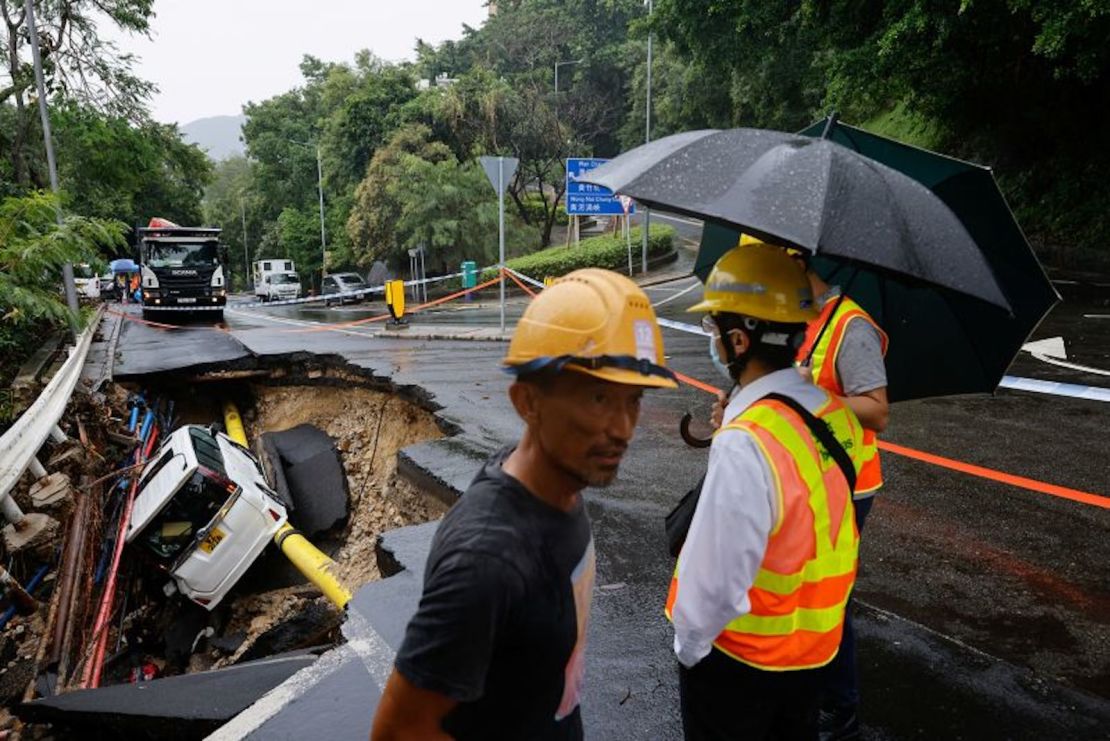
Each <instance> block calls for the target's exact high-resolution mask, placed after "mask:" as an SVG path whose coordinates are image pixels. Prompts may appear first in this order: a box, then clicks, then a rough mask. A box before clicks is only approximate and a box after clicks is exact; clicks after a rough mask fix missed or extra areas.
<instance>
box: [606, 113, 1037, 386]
mask: <svg viewBox="0 0 1110 741" xmlns="http://www.w3.org/2000/svg"><path fill="white" fill-rule="evenodd" d="M833 131H835V129H833ZM721 135H730V136H721ZM679 137H685V141H678V142H669V141H668V140H673V139H677V138H679ZM707 139H708V140H709V141H707ZM714 140H715V141H716V142H717V143H718V145H725V146H727V145H729V144H731V145H733V146H736V145H737V144H738V143H740V142H746V143H747V144H745V145H744V146H742V147H741V149H743V150H744V152H743V153H739V154H738V153H735V152H734V153H732V154H731V155H730V154H729V153H728V152H727V151H726V152H717V153H715V154H714V153H713V152H712V151H709V150H710V149H711V147H710V145H711V144H712V142H713V141H714ZM699 143H700V146H698V145H699ZM655 144H658V145H660V146H659V150H657V151H656V152H655V153H654V154H653V155H652V157H654V158H655V159H656V162H655V164H654V165H653V164H650V159H651V158H650V157H649V156H648V153H647V152H646V150H647V148H648V147H649V146H651V145H646V146H644V147H639V148H638V149H636V150H632V151H631V152H629V153H627V154H626V155H622V156H621V157H619V158H617V159H615V160H613V162H611V163H609V165H607V166H605V168H599V169H598V170H595V171H593V172H592V173H591V177H592V178H594V180H595V181H596V182H598V183H599V184H602V185H605V186H607V187H611V188H614V190H616V191H618V192H623V193H626V194H628V195H631V196H633V197H635V198H637V199H638V200H642V201H644V202H646V203H648V204H649V205H653V206H655V207H657V208H662V209H664V210H674V211H679V212H681V213H686V214H689V215H693V216H698V217H699V218H703V219H706V220H707V223H706V226H705V230H704V232H703V237H702V249H701V251H700V252H699V256H698V262H697V266H696V267H695V270H696V271H697V270H698V269H699V267H698V266H700V268H701V270H700V272H699V274H700V275H701V276H702V278H703V280H704V277H705V274H707V273H708V268H709V267H710V266H712V264H713V263H714V262H716V259H717V257H719V256H720V255H721V254H723V253H724V252H725V251H727V250H728V249H731V248H732V247H733V246H735V245H736V241H737V237H738V234H739V232H740V231H745V232H748V233H751V234H755V235H757V236H760V237H763V238H764V239H767V240H768V241H770V242H774V243H780V244H790V245H793V246H798V247H803V248H807V249H809V250H811V251H813V252H815V253H816V254H817V257H816V258H815V259H814V264H815V266H816V267H817V269H818V272H819V273H821V274H822V275H823V276H824V277H826V278H827V279H830V280H832V281H834V282H839V283H841V284H843V285H845V286H847V287H848V289H849V290H848V292H849V294H850V295H852V297H853V298H855V299H856V300H857V301H859V302H860V303H861V304H862V305H863V306H864V308H866V309H868V311H870V312H871V314H872V315H873V316H874V317H875V319H876V321H878V322H879V324H880V325H882V326H883V328H884V330H886V331H887V333H888V334H889V335H890V338H891V343H890V351H889V353H888V355H887V371H888V381H889V386H888V395H889V397H890V398H891V400H893V401H898V400H905V399H914V398H923V397H930V396H942V395H948V394H957V393H970V392H977V391H992V390H993V389H994V388H995V387H996V386H997V383H998V381H999V380H1000V379H1001V376H1002V374H1003V373H1004V372H1005V370H1006V367H1007V366H1008V365H1009V363H1010V361H1011V360H1012V359H1013V356H1014V355H1015V354H1016V353H1017V352H1018V350H1020V347H1021V343H1022V342H1023V341H1024V339H1025V338H1026V336H1027V335H1028V333H1029V331H1031V329H1032V327H1033V326H1035V325H1036V321H1038V320H1039V319H1040V317H1041V316H1043V314H1044V312H1045V311H1047V309H1048V308H1050V307H1051V301H1050V302H1049V303H1048V304H1044V303H1043V302H1042V303H1036V304H1035V305H1034V303H1033V302H1028V303H1027V302H1026V301H1025V300H1024V299H1023V298H1022V297H1016V298H1014V297H1012V296H1011V292H1010V291H1003V290H1002V288H1001V286H1000V285H999V283H998V282H997V280H996V277H995V276H996V271H995V269H994V265H995V262H994V261H993V260H990V261H988V259H987V257H986V253H988V252H989V253H990V254H991V255H992V256H993V255H994V254H995V253H994V252H993V251H990V250H987V251H986V252H985V251H984V250H983V249H981V248H980V245H979V240H981V239H989V238H990V237H989V234H990V230H984V229H980V228H979V227H978V225H977V223H975V222H974V220H973V219H972V220H971V221H969V220H968V217H967V216H965V215H962V214H961V215H957V214H956V213H954V212H953V210H952V209H951V208H950V207H949V206H948V205H947V204H946V203H945V202H944V201H943V200H942V199H941V198H939V197H938V196H937V195H935V194H933V193H932V192H931V191H930V190H929V189H928V188H926V187H925V186H924V185H922V184H921V183H919V182H918V181H916V180H914V179H912V178H910V177H908V176H907V175H903V174H901V173H898V172H895V171H894V170H892V169H891V168H889V167H886V166H885V165H883V164H880V163H878V162H875V161H872V160H870V159H868V158H867V157H865V156H863V155H861V154H859V153H857V152H852V151H850V150H847V149H846V148H844V147H842V146H841V145H839V144H836V143H834V142H831V141H828V140H821V139H810V138H805V137H798V136H792V135H788V134H780V133H776V132H763V131H755V130H745V129H739V130H733V131H731V132H690V133H688V134H680V135H677V136H676V137H668V139H661V140H659V141H658V142H656V143H655ZM760 146H762V147H764V148H765V151H764V153H763V154H762V155H758V154H755V153H753V152H751V150H752V149H753V148H757V147H760ZM768 146H769V149H768ZM784 150H785V151H784ZM806 151H811V152H812V153H813V154H811V155H809V156H808V157H805V158H803V157H800V156H798V153H804V152H806ZM625 158H628V159H627V160H626V159H625ZM682 160H685V163H684V164H685V166H687V167H689V166H691V165H693V166H694V169H693V170H692V171H691V172H689V173H687V174H685V175H682V174H681V171H682V165H683V162H682ZM695 162H700V163H704V164H705V166H707V169H706V171H707V172H708V173H709V174H710V175H711V176H712V178H714V179H716V180H717V181H718V182H717V184H716V185H713V184H712V183H710V184H702V185H697V184H696V178H695V174H696V173H697V172H699V169H698V168H700V167H702V166H703V165H701V164H694V163H695ZM714 162H716V163H717V164H713V163H714ZM721 162H726V163H729V164H728V166H731V167H735V168H737V170H736V171H737V175H736V176H735V177H734V178H733V183H732V184H731V185H730V184H727V183H724V184H722V183H721V182H719V181H720V180H722V179H725V178H724V173H723V170H725V169H727V167H725V166H722V165H721V164H720V163H721ZM610 168H611V169H610ZM680 177H681V179H682V180H683V181H684V182H685V183H695V185H694V186H693V190H694V192H693V193H692V194H686V195H683V194H682V193H681V190H682V189H681V188H680V187H676V186H675V185H674V184H673V183H670V184H660V183H659V182H657V181H658V180H661V179H662V180H666V179H670V180H674V179H678V178H680ZM798 178H801V179H803V180H807V179H808V180H812V179H816V180H818V181H820V183H821V186H820V187H819V188H815V187H814V186H813V184H812V182H808V181H807V182H803V183H802V184H800V185H795V184H794V183H793V182H792V181H793V180H794V179H798ZM991 183H992V184H993V180H991ZM995 191H997V189H995ZM753 193H756V194H757V195H751V194H753ZM776 193H777V195H775V194H776ZM998 198H999V200H1001V197H1000V196H999V197H998ZM792 199H794V200H792ZM733 200H735V201H743V202H742V203H733V204H732V206H731V207H730V206H729V203H730V201H733ZM699 201H700V202H701V203H702V205H701V206H699V205H698V203H699ZM1002 207H1003V208H1005V203H1004V202H1002ZM699 208H701V209H703V210H701V211H699V210H698V209H699ZM1006 212H1007V214H1008V213H1009V212H1008V210H1007V211H1006ZM815 213H819V214H821V215H820V216H819V217H818V216H815V215H814V214H815ZM791 215H793V216H795V217H796V219H797V220H798V221H799V222H800V223H801V226H791V225H790V224H789V223H788V222H789V218H790V216H791ZM1010 221H1011V222H1012V217H1010ZM965 223H968V224H970V225H971V226H974V227H975V234H974V236H973V235H972V233H970V231H971V230H970V229H969V228H968V227H965ZM1013 228H1014V230H1015V231H1017V227H1016V224H1014V225H1013ZM1017 234H1018V235H1019V237H1020V231H1017ZM853 235H854V236H853ZM1021 244H1022V246H1024V249H1025V250H1026V252H1028V247H1027V246H1025V243H1024V240H1022V241H1021ZM1030 256H1031V253H1030ZM998 272H999V273H1001V274H1002V275H1005V276H1006V277H1007V278H1011V277H1012V276H1011V272H1014V271H1011V270H1009V269H1004V270H1001V271H998ZM1016 272H1017V273H1018V274H1019V275H1020V278H1015V279H1014V285H1019V286H1020V285H1026V284H1030V283H1034V284H1035V283H1036V282H1037V281H1040V282H1041V283H1044V284H1045V285H1047V286H1048V290H1049V291H1050V292H1051V286H1050V285H1048V284H1047V281H1046V280H1045V278H1044V274H1043V271H1041V270H1040V267H1039V265H1037V263H1036V261H1035V259H1034V260H1033V264H1032V266H1029V265H1026V264H1024V263H1021V264H1020V266H1019V268H1018V269H1017V271H1016ZM1053 295H1054V293H1053ZM1011 298H1014V300H1016V301H1017V302H1018V304H1019V305H1020V306H1021V308H1022V313H1021V315H1020V316H1016V315H1015V314H1014V313H1013V312H1011V309H1010V306H1011V303H1010V300H1011ZM1036 306H1041V307H1042V308H1041V309H1040V313H1036V311H1037V309H1036ZM1032 313H1036V319H1035V320H1033V321H1032V324H1029V323H1028V318H1029V316H1031V314H1032Z"/></svg>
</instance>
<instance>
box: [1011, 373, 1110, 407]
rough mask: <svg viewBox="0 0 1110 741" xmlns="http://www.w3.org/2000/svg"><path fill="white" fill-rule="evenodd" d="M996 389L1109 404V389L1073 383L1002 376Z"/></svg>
mask: <svg viewBox="0 0 1110 741" xmlns="http://www.w3.org/2000/svg"><path fill="white" fill-rule="evenodd" d="M998 387H999V388H1004V389H1013V390H1015V391H1029V392H1032V393H1035V394H1052V395H1053V396H1067V397H1070V398H1072V399H1086V400H1088V401H1106V402H1110V389H1108V388H1102V387H1101V386H1079V385H1077V384H1074V383H1061V382H1058V381H1042V380H1041V379H1039V378H1023V377H1021V376H1002V380H1001V381H1000V382H999V383H998Z"/></svg>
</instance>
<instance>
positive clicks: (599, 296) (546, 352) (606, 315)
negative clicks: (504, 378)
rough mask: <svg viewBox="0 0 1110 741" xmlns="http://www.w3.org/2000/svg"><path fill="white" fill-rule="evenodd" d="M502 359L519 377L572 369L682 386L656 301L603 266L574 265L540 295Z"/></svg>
mask: <svg viewBox="0 0 1110 741" xmlns="http://www.w3.org/2000/svg"><path fill="white" fill-rule="evenodd" d="M502 363H503V365H504V366H505V370H507V371H508V372H509V373H512V374H513V375H516V376H518V377H521V376H528V375H531V374H535V373H542V372H558V371H561V370H564V369H565V370H569V371H574V372H577V373H584V374H586V375H590V376H593V377H595V378H600V379H601V380H603V381H610V382H612V383H621V384H628V385H632V386H650V387H657V388H675V387H676V386H677V384H676V383H675V381H674V374H673V373H672V372H671V371H669V370H667V368H666V367H665V362H664V355H663V336H662V334H661V333H660V331H659V324H658V323H657V322H656V319H655V310H654V309H653V308H652V307H651V302H650V301H648V298H647V296H646V295H645V294H644V292H643V291H642V290H641V289H640V287H639V286H637V285H636V284H635V283H633V282H632V281H631V280H629V279H628V278H626V277H624V276H622V275H619V274H617V273H614V272H612V271H610V270H602V269H600V268H585V269H583V270H576V271H574V272H573V273H569V274H568V275H565V276H563V277H562V278H559V279H558V280H556V281H555V282H554V283H553V284H552V285H551V286H549V287H548V288H546V289H544V291H543V292H542V293H540V294H539V295H538V296H536V298H535V299H533V300H532V302H531V303H530V304H529V305H528V308H527V309H525V311H524V316H523V317H521V319H520V322H519V323H518V324H517V327H516V331H515V332H513V339H512V342H510V343H509V352H508V354H507V355H506V356H505V359H504V360H503V361H502Z"/></svg>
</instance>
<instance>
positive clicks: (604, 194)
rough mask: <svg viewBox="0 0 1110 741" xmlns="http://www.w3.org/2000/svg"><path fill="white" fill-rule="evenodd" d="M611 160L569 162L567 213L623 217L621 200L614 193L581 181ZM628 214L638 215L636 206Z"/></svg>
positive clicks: (569, 160) (581, 158)
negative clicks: (593, 170)
mask: <svg viewBox="0 0 1110 741" xmlns="http://www.w3.org/2000/svg"><path fill="white" fill-rule="evenodd" d="M608 161H609V160H606V159H597V158H586V157H578V158H572V159H568V160H567V193H566V206H567V213H568V214H569V215H571V216H614V215H615V216H621V215H623V214H624V209H623V208H622V207H621V202H620V199H619V198H618V197H617V196H615V195H613V191H611V190H609V189H608V188H602V187H601V186H600V185H592V184H590V183H583V182H581V179H582V178H584V177H585V176H586V173H588V172H589V171H590V170H592V169H594V168H595V167H600V166H601V165H604V164H605V163H606V162H608ZM628 213H630V214H634V213H636V205H635V204H632V205H631V206H630V207H629V209H628Z"/></svg>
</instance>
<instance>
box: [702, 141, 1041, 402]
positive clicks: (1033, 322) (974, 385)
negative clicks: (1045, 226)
mask: <svg viewBox="0 0 1110 741" xmlns="http://www.w3.org/2000/svg"><path fill="white" fill-rule="evenodd" d="M830 127H831V132H830V133H831V138H832V139H833V140H835V141H843V142H844V143H845V144H846V145H850V146H852V147H853V148H855V149H858V150H859V151H860V152H861V153H862V154H864V155H867V156H871V157H874V158H876V159H877V160H879V161H881V162H883V163H884V164H886V165H890V166H893V167H896V168H897V169H899V170H900V171H902V172H904V173H906V174H907V175H908V176H910V177H913V178H914V179H915V180H918V181H919V182H921V183H922V184H923V185H924V186H926V187H927V188H929V190H930V191H932V192H933V193H935V194H936V196H937V197H938V198H939V199H940V200H941V201H943V202H944V203H945V205H947V206H948V207H949V208H950V209H951V210H952V212H953V213H954V214H956V216H957V218H959V219H960V222H961V223H962V224H963V225H964V227H965V228H966V229H967V231H968V233H969V234H970V235H971V236H972V238H973V239H974V240H975V243H976V245H977V246H978V248H979V250H980V252H981V253H982V255H983V257H984V259H985V260H986V261H987V263H988V265H990V268H991V271H992V272H993V274H994V276H995V278H996V279H997V281H998V283H999V285H1000V287H1001V289H1002V292H1003V295H1005V297H1006V299H1007V301H1008V303H1009V304H1010V307H1011V309H1010V311H1003V310H1001V309H999V308H996V307H994V306H989V305H984V304H983V303H982V302H981V301H977V300H974V299H971V298H968V297H967V296H964V295H961V294H959V293H955V292H951V291H945V290H943V289H937V288H936V287H933V286H929V285H925V284H923V283H922V282H921V281H918V280H913V279H909V278H907V277H905V276H898V275H894V274H891V273H890V272H888V271H881V270H873V269H870V268H867V267H860V266H859V265H858V264H848V263H846V262H844V261H841V260H838V259H836V258H834V257H831V256H827V255H822V254H821V253H819V254H818V256H817V257H816V258H814V260H813V266H814V268H815V269H816V270H817V272H818V274H820V275H821V276H822V277H823V278H825V280H827V281H829V282H831V283H840V284H842V285H844V286H847V287H848V291H847V292H848V294H849V295H850V296H851V297H852V298H853V299H855V300H856V301H857V302H858V303H859V304H860V305H862V306H863V307H864V308H865V309H866V310H867V311H868V312H869V313H870V314H871V315H872V316H873V317H874V318H875V320H876V321H877V322H878V323H879V324H880V325H881V326H882V327H883V329H884V330H886V332H887V334H888V335H889V336H890V348H889V351H888V353H887V358H886V364H887V375H888V381H889V386H888V389H887V392H888V395H889V397H890V399H891V400H892V401H900V400H905V399H918V398H925V397H930V396H944V395H950V394H961V393H976V392H991V391H994V389H995V388H996V387H997V385H998V382H999V381H1000V380H1001V378H1002V376H1003V375H1004V374H1005V372H1006V369H1007V368H1008V367H1009V365H1010V363H1011V362H1012V361H1013V358H1014V356H1015V355H1016V354H1017V353H1018V351H1019V350H1020V349H1021V346H1022V345H1023V344H1024V343H1025V341H1026V340H1027V339H1028V337H1029V335H1030V334H1031V333H1032V331H1033V330H1034V329H1035V328H1036V326H1037V325H1038V324H1039V323H1040V321H1041V320H1042V319H1043V318H1044V316H1045V315H1046V314H1047V313H1048V312H1049V311H1050V310H1051V309H1052V307H1053V306H1054V305H1055V304H1056V302H1057V301H1059V295H1058V294H1057V293H1056V290H1055V289H1054V288H1053V287H1052V284H1051V282H1049V280H1048V278H1047V277H1046V276H1045V274H1044V270H1043V269H1042V268H1041V266H1040V263H1039V262H1038V261H1037V258H1036V257H1035V256H1034V254H1033V251H1032V249H1030V247H1029V244H1028V243H1027V242H1026V240H1025V237H1024V235H1023V234H1022V232H1021V229H1020V227H1019V226H1018V224H1017V222H1016V221H1015V220H1014V217H1013V214H1012V213H1011V211H1010V209H1009V207H1008V206H1007V205H1006V200H1005V198H1003V196H1002V193H1001V191H999V189H998V185H997V184H996V183H995V180H994V175H993V174H992V173H991V171H990V169H989V168H986V167H982V166H980V165H974V164H971V163H968V162H964V161H962V160H958V159H954V158H952V157H946V156H944V155H941V154H936V153H934V152H929V151H926V150H923V149H918V148H916V147H911V146H908V145H906V144H902V143H901V142H897V141H894V140H892V139H887V138H884V137H881V136H877V135H875V134H871V133H868V132H866V131H863V130H862V129H857V128H854V127H851V126H847V125H845V124H842V123H839V122H838V121H836V120H835V119H831V120H826V121H821V122H818V123H816V124H813V125H812V126H810V127H809V128H807V129H806V130H805V131H804V132H803V134H804V135H807V136H820V135H822V134H825V133H826V132H828V131H829V129H830ZM738 237H739V231H738V230H737V229H735V228H733V227H726V226H721V225H717V224H707V225H706V228H705V229H704V230H703V232H702V249H701V250H699V252H698V260H697V263H696V265H695V272H698V274H699V275H700V276H701V278H702V280H703V281H704V280H705V276H706V275H708V272H709V269H710V268H711V267H712V265H713V263H715V262H716V260H717V258H718V257H720V256H721V255H722V254H724V253H725V252H727V251H728V250H729V249H731V248H732V247H734V246H735V245H736V240H737V238H738Z"/></svg>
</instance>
